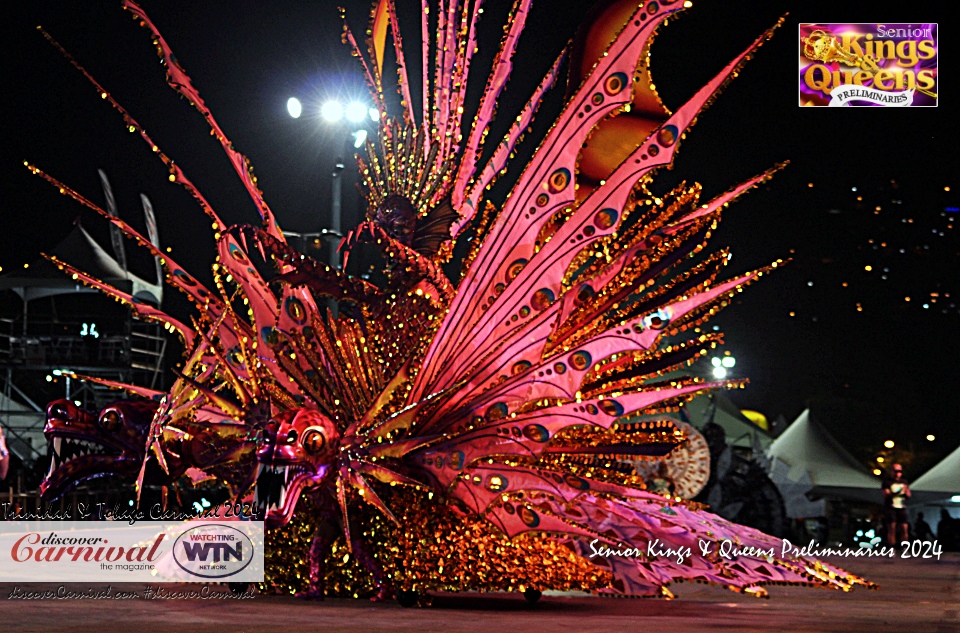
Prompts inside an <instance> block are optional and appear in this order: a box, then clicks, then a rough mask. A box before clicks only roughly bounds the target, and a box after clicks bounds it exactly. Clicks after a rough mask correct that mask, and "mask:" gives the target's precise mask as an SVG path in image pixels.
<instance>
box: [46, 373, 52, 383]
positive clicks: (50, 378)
mask: <svg viewBox="0 0 960 633" xmlns="http://www.w3.org/2000/svg"><path fill="white" fill-rule="evenodd" d="M47 382H53V376H51V375H50V374H47Z"/></svg>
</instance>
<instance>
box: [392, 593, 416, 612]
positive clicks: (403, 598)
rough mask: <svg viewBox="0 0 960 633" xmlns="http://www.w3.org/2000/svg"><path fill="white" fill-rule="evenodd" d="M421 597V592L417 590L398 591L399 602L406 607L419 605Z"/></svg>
mask: <svg viewBox="0 0 960 633" xmlns="http://www.w3.org/2000/svg"><path fill="white" fill-rule="evenodd" d="M419 598H420V594H419V593H417V592H416V591H412V590H411V591H403V590H401V591H398V592H397V603H398V604H399V605H400V606H401V607H403V608H404V609H409V608H410V607H415V606H417V599H419Z"/></svg>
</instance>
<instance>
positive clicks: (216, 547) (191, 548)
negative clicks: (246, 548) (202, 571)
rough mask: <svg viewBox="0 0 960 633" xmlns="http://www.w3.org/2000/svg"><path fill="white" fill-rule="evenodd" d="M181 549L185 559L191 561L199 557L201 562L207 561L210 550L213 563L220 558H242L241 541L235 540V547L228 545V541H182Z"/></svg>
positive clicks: (227, 559)
mask: <svg viewBox="0 0 960 633" xmlns="http://www.w3.org/2000/svg"><path fill="white" fill-rule="evenodd" d="M182 543H183V551H184V554H186V556H187V560H188V561H190V562H191V563H193V562H196V561H197V559H198V558H199V560H200V561H202V562H208V558H207V557H208V556H209V555H210V552H211V551H212V552H213V561H212V562H214V563H219V562H220V560H221V555H222V560H224V561H229V560H230V559H231V557H232V558H233V559H235V560H239V561H242V560H243V543H241V542H237V546H236V547H230V545H229V544H228V543H191V542H189V541H182Z"/></svg>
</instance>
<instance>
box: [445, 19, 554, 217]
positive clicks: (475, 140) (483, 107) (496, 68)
mask: <svg viewBox="0 0 960 633" xmlns="http://www.w3.org/2000/svg"><path fill="white" fill-rule="evenodd" d="M531 2H532V0H515V2H514V5H513V8H512V9H511V11H510V15H511V21H510V24H509V26H508V28H507V31H506V34H505V35H504V37H503V42H502V43H501V44H500V51H499V52H498V53H497V57H496V59H495V60H494V62H493V72H491V73H490V78H489V80H487V87H486V89H485V90H484V91H483V97H482V98H481V99H480V109H479V110H478V111H477V116H476V118H475V119H474V120H473V127H472V129H471V130H470V137H469V139H468V140H467V144H466V146H465V147H464V151H463V159H462V161H461V168H460V169H461V173H460V174H458V177H457V180H458V184H461V183H460V179H461V178H463V183H462V186H465V185H466V179H467V178H471V177H472V176H473V173H472V171H473V169H474V165H475V164H476V162H477V160H478V159H479V156H480V154H481V153H482V151H483V137H484V134H485V133H486V131H487V129H488V128H489V127H490V124H491V122H492V121H493V115H494V112H495V110H496V107H497V102H498V101H499V99H500V93H501V92H503V89H504V87H505V86H506V85H507V79H509V78H510V73H511V71H513V53H514V52H515V51H516V48H517V41H518V40H519V38H520V33H521V32H522V31H523V27H524V26H525V25H526V21H527V14H528V13H529V11H530V4H531ZM555 73H556V68H554V69H553V71H551V74H554V75H555ZM547 76H548V77H549V76H550V75H549V74H548V75H547ZM550 83H552V80H551V82H550ZM528 107H529V106H528ZM525 113H526V109H525ZM521 116H523V115H521ZM529 116H530V117H531V118H532V116H533V113H532V112H530V113H529ZM527 125H529V123H528V124H527ZM522 127H523V128H526V125H524V126H522ZM507 153H508V154H509V152H507ZM464 166H466V169H467V170H468V171H469V172H471V173H470V174H469V175H466V174H465V173H464V172H463V169H464ZM460 190H461V191H462V190H463V189H462V188H461V189H460ZM472 202H473V203H474V204H476V203H477V200H473V201H472ZM454 207H455V208H457V209H458V211H459V207H460V203H458V202H456V201H454ZM474 211H475V210H474ZM461 217H463V213H461ZM471 217H472V215H471ZM461 229H462V227H458V228H457V229H455V231H456V233H459V232H460V230H461ZM454 235H455V233H454Z"/></svg>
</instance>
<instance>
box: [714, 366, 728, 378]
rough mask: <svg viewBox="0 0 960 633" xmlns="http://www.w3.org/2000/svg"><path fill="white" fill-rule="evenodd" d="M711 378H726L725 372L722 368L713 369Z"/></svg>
mask: <svg viewBox="0 0 960 633" xmlns="http://www.w3.org/2000/svg"><path fill="white" fill-rule="evenodd" d="M713 377H714V378H726V377H727V370H726V368H724V367H714V368H713Z"/></svg>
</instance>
